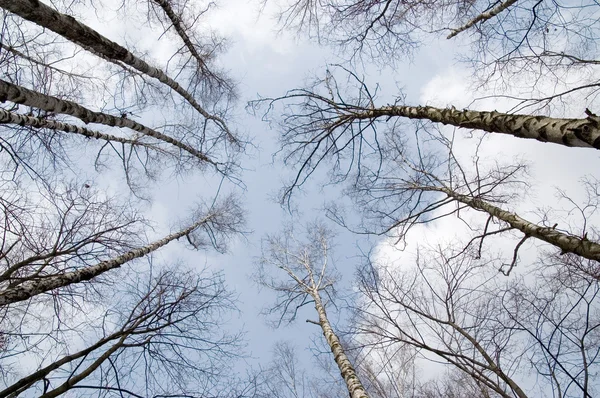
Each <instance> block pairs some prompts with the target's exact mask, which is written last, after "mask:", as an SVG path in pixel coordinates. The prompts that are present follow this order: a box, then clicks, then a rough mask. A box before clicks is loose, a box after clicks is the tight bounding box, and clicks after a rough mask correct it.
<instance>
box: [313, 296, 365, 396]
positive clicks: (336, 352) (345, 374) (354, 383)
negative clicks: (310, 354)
mask: <svg viewBox="0 0 600 398" xmlns="http://www.w3.org/2000/svg"><path fill="white" fill-rule="evenodd" d="M310 295H311V296H312V297H313V299H314V300H315V309H316V310H317V313H318V314H319V324H320V325H321V329H322V330H323V336H325V340H326V341H327V344H328V345H329V348H330V349H331V352H332V353H333V358H334V359H335V363H336V364H337V366H338V368H339V369H340V373H341V374H342V378H343V379H344V381H345V382H346V386H347V387H348V392H349V393H350V397H351V398H369V396H368V395H367V392H366V390H365V388H364V387H363V385H362V383H361V381H360V379H359V378H358V375H357V374H356V371H355V370H354V367H353V366H352V363H351V362H350V360H349V359H348V357H347V356H346V354H345V353H344V349H343V348H342V345H341V344H340V340H339V339H338V337H337V335H336V334H335V332H334V331H333V328H332V327H331V324H330V323H329V320H328V319H327V313H326V312H325V307H324V306H323V303H322V302H321V297H320V295H319V292H318V290H316V289H315V290H313V291H312V292H311V293H310Z"/></svg>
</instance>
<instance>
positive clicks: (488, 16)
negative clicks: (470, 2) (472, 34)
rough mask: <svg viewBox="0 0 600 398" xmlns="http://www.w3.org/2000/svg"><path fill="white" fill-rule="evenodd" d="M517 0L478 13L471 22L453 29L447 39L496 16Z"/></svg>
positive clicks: (510, 0) (509, 0)
mask: <svg viewBox="0 0 600 398" xmlns="http://www.w3.org/2000/svg"><path fill="white" fill-rule="evenodd" d="M517 1H518V0H508V1H505V2H504V3H500V4H499V5H498V6H497V7H494V8H492V9H491V10H489V11H488V12H484V13H481V14H479V15H477V16H476V17H475V18H473V19H471V20H470V21H469V22H467V23H466V24H464V25H463V26H461V27H460V28H456V29H452V33H450V34H449V35H448V37H446V39H451V38H453V37H454V36H456V35H458V34H459V33H461V32H464V31H465V30H467V29H469V28H470V27H472V26H473V25H475V24H476V23H478V22H483V21H487V20H488V19H491V18H494V17H495V16H496V15H498V14H500V13H501V12H502V11H504V10H506V9H507V8H508V7H510V6H512V5H513V4H515V3H516V2H517Z"/></svg>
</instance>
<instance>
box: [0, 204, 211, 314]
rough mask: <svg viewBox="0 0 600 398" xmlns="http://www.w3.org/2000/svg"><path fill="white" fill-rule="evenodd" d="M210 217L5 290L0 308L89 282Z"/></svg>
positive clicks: (184, 234) (154, 248)
mask: <svg viewBox="0 0 600 398" xmlns="http://www.w3.org/2000/svg"><path fill="white" fill-rule="evenodd" d="M209 218H210V216H208V217H206V218H203V219H202V220H200V221H198V222H196V223H195V224H193V225H191V226H189V227H188V228H185V229H183V230H181V231H179V232H176V233H174V234H171V235H168V236H166V237H164V238H163V239H160V240H157V241H156V242H154V243H151V244H150V245H148V246H144V247H140V248H138V249H135V250H131V251H128V252H127V253H124V254H122V255H120V256H118V257H115V258H113V259H111V260H108V261H102V262H101V263H98V264H96V265H92V266H90V267H85V268H82V269H78V270H76V271H71V272H67V273H64V274H59V275H53V276H49V277H45V278H41V279H34V280H29V281H25V282H23V283H21V284H20V285H17V286H15V287H11V288H8V289H5V290H4V291H1V292H0V306H3V305H7V304H11V303H16V302H19V301H23V300H27V299H29V298H31V297H33V296H36V295H38V294H42V293H45V292H48V291H51V290H54V289H58V288H60V287H64V286H68V285H71V284H73V283H78V282H82V281H87V280H90V279H93V278H95V277H97V276H99V275H101V274H103V273H105V272H107V271H110V270H112V269H115V268H119V267H120V266H121V265H123V264H125V263H127V262H129V261H131V260H134V259H136V258H140V257H144V256H145V255H146V254H148V253H151V252H153V251H155V250H157V249H159V248H161V247H163V246H165V245H166V244H168V243H169V242H171V241H173V240H175V239H179V238H181V237H184V236H186V235H188V234H190V233H191V232H193V231H194V230H195V229H196V228H198V227H200V226H201V225H203V224H205V223H206V222H207V221H208V219H209Z"/></svg>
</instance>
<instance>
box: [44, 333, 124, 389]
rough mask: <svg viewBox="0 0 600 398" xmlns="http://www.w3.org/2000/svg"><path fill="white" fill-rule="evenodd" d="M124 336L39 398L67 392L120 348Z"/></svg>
mask: <svg viewBox="0 0 600 398" xmlns="http://www.w3.org/2000/svg"><path fill="white" fill-rule="evenodd" d="M126 338H127V335H125V336H123V337H121V339H119V341H118V342H117V343H115V344H114V345H113V346H112V347H110V348H109V349H108V350H107V351H106V352H105V353H104V354H102V355H101V356H100V357H99V358H98V359H96V360H95V361H94V362H92V364H91V365H90V366H88V367H87V368H86V369H85V370H84V371H83V372H81V373H79V374H78V375H75V376H72V377H69V378H68V379H67V381H65V382H64V383H63V384H61V385H60V386H58V387H56V388H55V389H53V390H51V391H48V392H47V393H45V394H43V395H40V398H54V397H58V396H59V395H61V394H64V393H65V392H67V391H68V390H70V389H71V388H73V386H74V385H75V384H77V383H79V382H80V381H81V380H83V379H85V378H86V377H88V376H89V375H90V374H92V372H93V371H94V370H96V369H98V367H99V366H100V365H102V363H104V361H106V360H107V359H108V358H109V357H110V356H111V355H112V354H114V353H115V352H116V351H117V350H118V349H119V348H121V346H122V345H123V343H124V342H125V339H126Z"/></svg>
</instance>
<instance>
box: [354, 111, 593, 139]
mask: <svg viewBox="0 0 600 398" xmlns="http://www.w3.org/2000/svg"><path fill="white" fill-rule="evenodd" d="M586 114H587V118H586V119H558V118H552V117H546V116H532V115H511V114H507V113H500V112H495V111H493V112H487V111H474V110H469V109H464V110H458V109H454V108H445V109H443V108H434V107H432V106H384V107H381V108H376V109H371V110H364V111H357V112H354V113H351V114H348V115H344V116H342V118H346V119H348V120H349V121H351V120H360V119H374V118H379V117H390V116H392V117H394V116H397V117H405V118H409V119H425V120H430V121H432V122H435V123H442V124H448V125H452V126H456V127H462V128H468V129H477V130H483V131H487V132H490V133H500V134H508V135H512V136H515V137H519V138H529V139H535V140H538V141H542V142H552V143H554V144H560V145H566V146H570V147H586V148H596V149H600V117H598V116H596V115H594V114H593V113H591V112H590V111H589V110H586Z"/></svg>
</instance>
